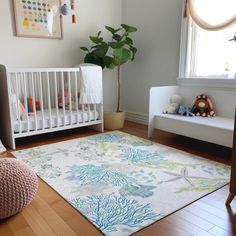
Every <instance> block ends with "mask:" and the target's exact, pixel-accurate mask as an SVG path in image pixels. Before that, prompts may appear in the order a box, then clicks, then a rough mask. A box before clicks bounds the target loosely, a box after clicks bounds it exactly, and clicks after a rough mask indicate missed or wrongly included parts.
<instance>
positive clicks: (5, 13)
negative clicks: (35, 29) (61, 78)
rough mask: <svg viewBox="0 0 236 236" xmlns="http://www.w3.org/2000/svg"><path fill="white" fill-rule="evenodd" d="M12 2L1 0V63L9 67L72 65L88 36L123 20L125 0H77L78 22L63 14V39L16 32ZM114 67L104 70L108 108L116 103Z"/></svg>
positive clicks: (105, 100) (105, 101)
mask: <svg viewBox="0 0 236 236" xmlns="http://www.w3.org/2000/svg"><path fill="white" fill-rule="evenodd" d="M10 2H13V1H6V0H4V1H1V2H0V19H1V20H0V64H5V65H7V66H8V67H70V66H74V65H76V64H79V63H81V62H82V60H83V57H84V53H83V52H82V51H81V50H80V49H79V47H80V46H84V45H88V36H89V35H93V34H96V33H97V32H98V31H99V30H102V29H104V26H105V25H107V24H110V25H114V26H119V25H120V23H121V4H122V0H99V1H94V0H80V1H78V21H77V22H78V23H77V24H72V23H71V16H67V17H63V30H64V39H63V40H53V39H39V38H21V37H15V36H14V21H13V20H12V19H13V10H12V6H11V5H10ZM64 2H67V1H65V0H62V3H64ZM110 77H115V71H108V70H106V71H104V105H105V109H108V110H109V109H110V108H112V107H113V106H114V104H115V101H114V98H113V93H114V91H115V81H114V80H112V79H111V78H110Z"/></svg>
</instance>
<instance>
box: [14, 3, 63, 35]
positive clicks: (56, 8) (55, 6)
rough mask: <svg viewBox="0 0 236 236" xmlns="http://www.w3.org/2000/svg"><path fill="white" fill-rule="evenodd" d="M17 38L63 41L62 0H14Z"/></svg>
mask: <svg viewBox="0 0 236 236" xmlns="http://www.w3.org/2000/svg"><path fill="white" fill-rule="evenodd" d="M13 6H14V14H15V26H16V36H20V37H37V38H52V39H62V37H63V33H62V21H61V14H60V7H61V1H60V0H13Z"/></svg>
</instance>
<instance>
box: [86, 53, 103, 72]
mask: <svg viewBox="0 0 236 236" xmlns="http://www.w3.org/2000/svg"><path fill="white" fill-rule="evenodd" d="M84 62H85V63H92V64H95V65H98V66H101V67H102V69H104V67H105V64H104V60H103V58H102V57H98V56H96V55H94V53H88V54H87V55H86V56H85V58H84Z"/></svg>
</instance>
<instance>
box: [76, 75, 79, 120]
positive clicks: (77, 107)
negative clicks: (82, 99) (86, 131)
mask: <svg viewBox="0 0 236 236" xmlns="http://www.w3.org/2000/svg"><path fill="white" fill-rule="evenodd" d="M78 91H79V90H78V73H77V72H75V109H76V123H77V124H79V111H78V109H79V102H78Z"/></svg>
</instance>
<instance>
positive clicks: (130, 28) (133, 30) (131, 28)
mask: <svg viewBox="0 0 236 236" xmlns="http://www.w3.org/2000/svg"><path fill="white" fill-rule="evenodd" d="M121 27H122V28H123V29H124V30H125V31H126V32H127V33H132V32H136V31H137V28H136V27H134V26H130V25H126V24H121Z"/></svg>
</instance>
